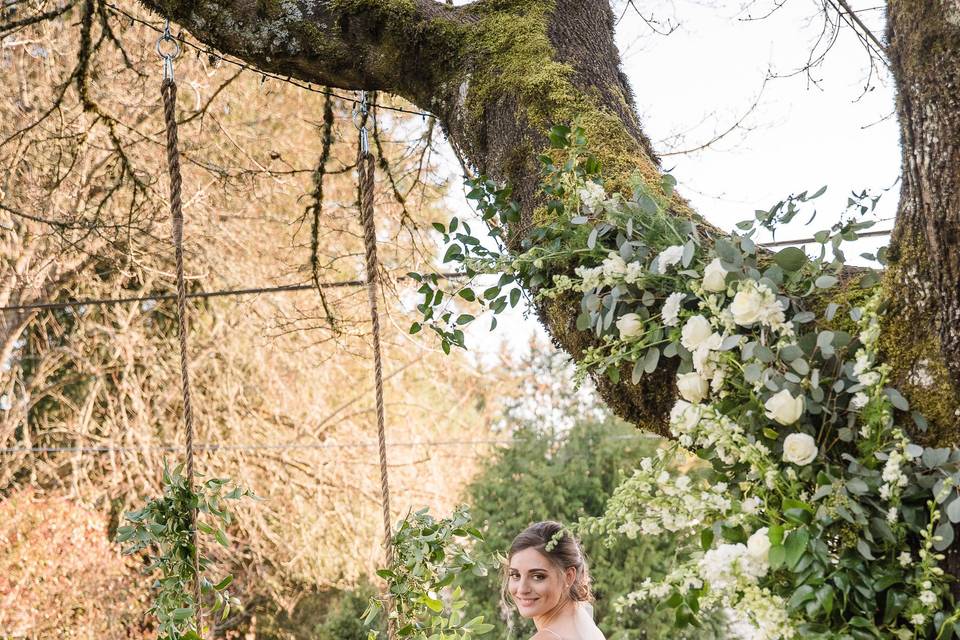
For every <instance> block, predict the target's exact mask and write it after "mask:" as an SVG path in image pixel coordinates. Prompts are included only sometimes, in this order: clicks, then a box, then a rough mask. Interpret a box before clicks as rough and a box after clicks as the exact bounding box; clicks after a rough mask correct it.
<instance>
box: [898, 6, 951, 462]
mask: <svg viewBox="0 0 960 640" xmlns="http://www.w3.org/2000/svg"><path fill="white" fill-rule="evenodd" d="M888 12H889V13H888V40H889V50H890V60H891V66H892V69H893V73H894V78H895V79H896V84H897V90H898V94H897V115H898V118H899V122H900V132H901V145H902V151H903V165H902V170H903V173H902V183H901V184H902V186H901V193H900V206H899V210H898V212H897V224H896V228H895V231H894V235H893V239H892V244H891V250H890V256H891V267H890V269H889V270H888V274H887V283H886V284H887V287H888V290H889V292H890V294H891V295H890V296H889V297H890V300H891V306H890V311H889V313H888V314H887V317H886V319H885V320H886V322H885V326H884V339H883V347H884V355H885V359H886V360H887V362H889V363H890V364H891V365H892V366H893V367H894V380H893V383H894V384H895V385H896V386H898V387H899V388H900V389H901V390H903V391H904V392H905V394H906V395H907V397H908V398H909V399H910V400H911V403H912V404H913V405H914V406H915V407H916V408H918V409H919V410H920V411H921V412H922V413H924V415H926V416H927V417H928V419H930V420H931V422H932V424H933V428H932V429H931V431H930V432H929V433H927V434H917V435H918V437H920V438H921V439H923V440H925V441H926V442H929V443H932V444H935V445H938V446H955V445H957V444H960V429H958V428H957V424H958V421H960V420H958V415H960V414H958V407H960V403H958V391H960V246H958V243H960V5H958V4H957V3H956V2H955V1H954V0H934V1H928V2H890V3H889V5H888Z"/></svg>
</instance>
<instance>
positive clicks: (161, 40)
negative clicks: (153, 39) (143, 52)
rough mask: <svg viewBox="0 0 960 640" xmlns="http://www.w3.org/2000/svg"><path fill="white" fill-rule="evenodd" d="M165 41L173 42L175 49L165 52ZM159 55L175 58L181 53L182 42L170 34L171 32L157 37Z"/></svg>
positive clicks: (165, 57)
mask: <svg viewBox="0 0 960 640" xmlns="http://www.w3.org/2000/svg"><path fill="white" fill-rule="evenodd" d="M164 42H172V43H173V49H172V50H171V51H170V52H169V53H164V51H163V48H162V47H163V43H164ZM157 55H158V56H160V57H161V58H163V59H165V60H173V59H174V58H176V57H178V56H179V55H180V43H179V42H178V41H177V39H176V38H174V37H173V36H172V35H170V33H169V32H167V33H164V34H163V35H162V36H160V37H159V38H157Z"/></svg>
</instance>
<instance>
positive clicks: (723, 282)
mask: <svg viewBox="0 0 960 640" xmlns="http://www.w3.org/2000/svg"><path fill="white" fill-rule="evenodd" d="M703 288H704V290H706V291H714V292H718V291H724V290H725V289H726V288H727V270H726V269H724V268H723V266H722V265H721V264H720V258H714V259H713V262H711V263H710V264H708V265H707V266H706V268H705V269H704V270H703Z"/></svg>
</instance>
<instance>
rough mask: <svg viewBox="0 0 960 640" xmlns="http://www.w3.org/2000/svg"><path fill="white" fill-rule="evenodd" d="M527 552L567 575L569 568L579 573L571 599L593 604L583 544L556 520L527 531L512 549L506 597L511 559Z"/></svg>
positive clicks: (538, 524) (505, 590) (507, 564)
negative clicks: (541, 555)
mask: <svg viewBox="0 0 960 640" xmlns="http://www.w3.org/2000/svg"><path fill="white" fill-rule="evenodd" d="M524 549H536V550H537V551H539V552H540V553H542V554H543V555H544V556H546V557H547V558H549V559H550V562H551V563H553V565H554V566H555V567H556V568H558V569H559V570H560V572H561V573H564V572H566V570H567V569H568V568H569V567H573V568H574V569H576V570H577V574H576V577H575V578H574V579H573V584H572V585H570V591H569V596H570V599H571V600H574V601H576V602H592V601H593V594H592V593H591V591H590V571H589V569H588V568H587V559H586V557H585V556H584V554H583V549H581V548H580V542H579V541H578V540H577V539H576V538H574V537H573V535H572V534H571V533H570V532H569V531H567V530H566V529H564V528H563V525H562V524H560V523H559V522H554V521H553V520H545V521H543V522H536V523H534V524H532V525H530V526H529V527H527V528H526V529H524V530H523V531H522V532H521V533H520V534H519V535H518V536H517V537H516V538H514V539H513V544H511V545H510V551H509V552H508V553H507V562H506V563H505V565H504V572H503V573H504V581H503V591H504V595H506V593H507V580H508V578H509V570H510V558H512V557H513V555H514V554H515V553H518V552H520V551H523V550H524Z"/></svg>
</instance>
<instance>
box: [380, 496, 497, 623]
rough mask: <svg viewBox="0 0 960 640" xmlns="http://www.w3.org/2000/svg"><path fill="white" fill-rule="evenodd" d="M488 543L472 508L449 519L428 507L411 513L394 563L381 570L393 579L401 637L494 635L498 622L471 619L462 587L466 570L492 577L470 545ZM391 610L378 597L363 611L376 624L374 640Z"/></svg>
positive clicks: (395, 541)
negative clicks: (473, 523)
mask: <svg viewBox="0 0 960 640" xmlns="http://www.w3.org/2000/svg"><path fill="white" fill-rule="evenodd" d="M474 542H483V534H481V533H480V531H479V530H478V529H476V528H474V527H472V526H471V519H470V512H469V511H468V510H467V508H466V507H464V506H459V507H457V508H456V509H455V510H454V512H453V513H452V514H451V515H450V517H449V518H441V519H439V520H438V519H435V518H434V517H433V516H431V515H430V514H429V513H428V512H427V509H421V510H419V511H416V512H414V513H410V514H407V517H406V518H404V519H403V520H402V521H401V522H400V524H399V525H398V526H397V530H396V533H394V535H393V538H392V540H391V544H392V545H393V553H394V555H393V563H392V564H391V565H390V566H389V567H387V568H385V569H380V570H378V571H377V575H379V576H380V577H381V578H383V579H384V580H386V581H387V585H388V587H389V594H390V597H391V598H392V600H393V612H391V614H390V615H392V616H394V617H395V620H396V622H397V636H398V637H400V638H410V639H411V640H428V639H429V640H444V639H447V638H449V639H454V638H456V639H458V640H459V639H462V640H468V639H469V638H472V637H474V636H479V635H483V634H485V633H489V632H490V631H491V630H492V629H493V625H491V624H487V623H485V622H484V621H483V616H477V617H475V618H472V619H470V620H466V619H465V616H464V608H465V607H466V604H467V603H466V601H465V600H464V598H463V591H462V589H461V588H460V586H459V585H456V580H457V578H458V577H459V576H460V575H461V574H462V573H463V572H465V571H472V572H474V573H476V574H477V575H486V567H485V566H484V565H483V564H482V563H481V562H478V561H477V560H476V559H475V558H474V557H473V556H472V555H471V553H470V550H469V545H470V543H474ZM385 611H386V606H385V603H384V601H383V600H382V599H381V598H379V597H377V598H372V599H371V600H370V605H369V606H368V607H367V610H366V611H365V612H364V614H363V622H364V624H365V625H366V626H367V627H371V630H370V631H369V632H368V635H367V637H368V639H369V640H376V638H377V637H378V633H377V631H376V630H375V629H374V628H373V627H375V626H376V624H377V621H378V620H379V619H380V618H381V616H382V615H383V614H384V612H385Z"/></svg>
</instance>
